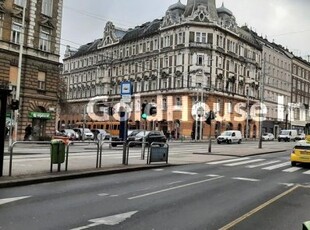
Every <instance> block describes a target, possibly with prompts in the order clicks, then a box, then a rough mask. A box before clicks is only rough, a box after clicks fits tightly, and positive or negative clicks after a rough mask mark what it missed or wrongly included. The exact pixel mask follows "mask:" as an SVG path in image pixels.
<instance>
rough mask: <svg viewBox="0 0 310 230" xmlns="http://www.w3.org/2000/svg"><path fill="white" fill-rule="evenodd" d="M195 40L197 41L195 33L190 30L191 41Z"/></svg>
mask: <svg viewBox="0 0 310 230" xmlns="http://www.w3.org/2000/svg"><path fill="white" fill-rule="evenodd" d="M194 41H195V33H194V32H189V42H194Z"/></svg>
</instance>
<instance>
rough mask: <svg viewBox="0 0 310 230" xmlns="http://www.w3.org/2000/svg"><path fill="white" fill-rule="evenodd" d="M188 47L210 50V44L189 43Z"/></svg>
mask: <svg viewBox="0 0 310 230" xmlns="http://www.w3.org/2000/svg"><path fill="white" fill-rule="evenodd" d="M189 47H191V48H204V49H212V47H211V44H208V43H201V42H191V43H189Z"/></svg>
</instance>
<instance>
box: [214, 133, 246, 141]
mask: <svg viewBox="0 0 310 230" xmlns="http://www.w3.org/2000/svg"><path fill="white" fill-rule="evenodd" d="M216 140H217V143H218V144H221V143H227V144H231V143H238V144H240V143H241V141H242V135H241V132H240V131H239V130H229V131H225V132H223V133H222V134H221V135H220V136H218V137H217V139H216Z"/></svg>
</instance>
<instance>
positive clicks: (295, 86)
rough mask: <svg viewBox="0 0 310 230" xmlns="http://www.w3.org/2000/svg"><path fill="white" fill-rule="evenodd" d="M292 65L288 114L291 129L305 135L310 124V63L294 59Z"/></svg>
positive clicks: (297, 58)
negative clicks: (306, 127)
mask: <svg viewBox="0 0 310 230" xmlns="http://www.w3.org/2000/svg"><path fill="white" fill-rule="evenodd" d="M292 65H293V67H292V90H291V93H292V96H291V98H292V101H291V102H292V103H291V106H290V109H289V113H288V114H289V120H290V121H291V128H292V129H297V130H298V132H299V133H303V131H304V127H305V124H306V123H309V122H310V116H309V103H310V63H309V62H307V61H305V60H303V59H301V58H299V57H294V58H293V64H292Z"/></svg>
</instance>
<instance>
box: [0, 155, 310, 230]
mask: <svg viewBox="0 0 310 230" xmlns="http://www.w3.org/2000/svg"><path fill="white" fill-rule="evenodd" d="M288 160H289V152H282V153H277V154H270V155H263V156H256V157H249V158H237V159H229V160H225V161H223V160H219V161H215V162H209V163H205V164H194V165H186V166H179V167H169V168H164V169H157V170H147V171H139V172H132V173H123V174H115V175H109V176H98V177H93V178H85V179H76V180H71V181H61V182H54V183H45V184H38V185H32V186H25V187H18V188H7V189H1V190H0V229H6V230H10V229H12V230H13V229H14V230H18V229H107V230H109V229H126V230H127V229H128V230H130V229H132V230H140V229H141V230H148V229H150V230H153V229H154V230H162V229H163V230H166V229H167V230H173V229H175V230H183V229H184V230H185V229H186V230H188V229H202V230H205V229H208V230H209V229H211V230H212V229H221V228H222V229H275V230H277V229H281V230H285V229H290V230H291V229H301V223H302V222H304V221H306V220H309V219H310V216H309V215H308V214H309V200H310V199H309V188H308V187H307V186H309V185H310V174H309V170H310V169H309V168H302V167H294V168H292V167H290V165H289V164H287V163H289V162H288ZM296 185H301V186H304V187H300V188H296V189H295V187H294V186H296ZM279 195H281V196H279Z"/></svg>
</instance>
